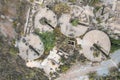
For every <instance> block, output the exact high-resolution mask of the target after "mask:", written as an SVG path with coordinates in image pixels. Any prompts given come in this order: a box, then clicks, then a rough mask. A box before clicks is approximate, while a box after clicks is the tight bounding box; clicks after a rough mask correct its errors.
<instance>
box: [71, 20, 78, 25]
mask: <svg viewBox="0 0 120 80" xmlns="http://www.w3.org/2000/svg"><path fill="white" fill-rule="evenodd" d="M71 23H72V25H73V26H77V25H78V24H79V19H73V20H72V21H71Z"/></svg>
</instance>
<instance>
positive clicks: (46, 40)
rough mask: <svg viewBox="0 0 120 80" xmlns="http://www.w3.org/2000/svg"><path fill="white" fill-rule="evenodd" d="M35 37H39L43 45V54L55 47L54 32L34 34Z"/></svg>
mask: <svg viewBox="0 0 120 80" xmlns="http://www.w3.org/2000/svg"><path fill="white" fill-rule="evenodd" d="M35 33H36V34H37V35H39V37H40V39H41V40H42V42H43V44H44V49H45V52H49V51H50V50H51V49H53V47H54V46H55V41H56V40H55V33H54V32H43V33H38V31H37V32H35Z"/></svg>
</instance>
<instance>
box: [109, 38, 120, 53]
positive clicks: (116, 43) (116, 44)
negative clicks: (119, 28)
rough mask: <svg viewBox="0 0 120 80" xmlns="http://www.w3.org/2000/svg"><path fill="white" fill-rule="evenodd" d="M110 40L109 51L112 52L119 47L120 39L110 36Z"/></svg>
mask: <svg viewBox="0 0 120 80" xmlns="http://www.w3.org/2000/svg"><path fill="white" fill-rule="evenodd" d="M110 40H111V50H110V53H113V52H114V51H116V50H118V49H120V40H116V39H113V38H110Z"/></svg>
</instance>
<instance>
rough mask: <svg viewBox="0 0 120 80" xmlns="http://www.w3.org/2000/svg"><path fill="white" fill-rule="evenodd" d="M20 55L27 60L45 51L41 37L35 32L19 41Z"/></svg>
mask: <svg viewBox="0 0 120 80" xmlns="http://www.w3.org/2000/svg"><path fill="white" fill-rule="evenodd" d="M18 48H19V56H20V57H21V58H22V59H24V60H25V61H32V60H34V59H37V58H39V57H40V56H41V55H42V54H43V52H44V46H43V43H42V41H41V40H40V38H39V37H38V36H36V35H34V34H32V33H31V34H29V35H27V36H26V37H22V38H21V39H20V41H19V42H18Z"/></svg>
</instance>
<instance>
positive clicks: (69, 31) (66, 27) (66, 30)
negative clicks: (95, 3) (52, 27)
mask: <svg viewBox="0 0 120 80" xmlns="http://www.w3.org/2000/svg"><path fill="white" fill-rule="evenodd" d="M75 19H78V24H77V25H73V24H72V22H71V20H75ZM87 22H88V18H87V15H86V14H85V13H84V9H83V8H81V7H79V6H76V5H71V11H70V14H63V15H62V16H61V17H60V19H59V24H60V27H61V32H62V33H63V34H64V35H66V36H67V37H72V38H75V37H78V36H81V35H83V34H84V33H85V32H86V31H87V30H88V26H87V25H88V24H86V23H87ZM79 23H81V24H79Z"/></svg>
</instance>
